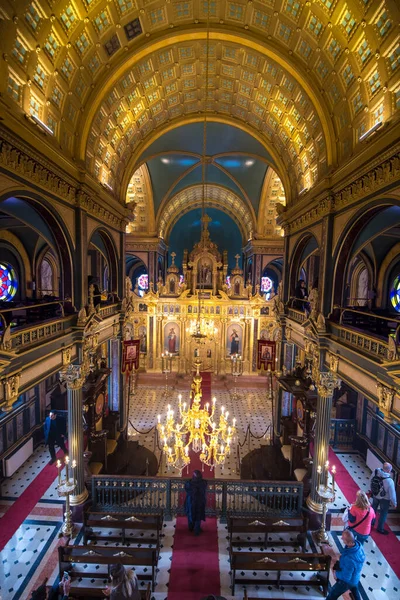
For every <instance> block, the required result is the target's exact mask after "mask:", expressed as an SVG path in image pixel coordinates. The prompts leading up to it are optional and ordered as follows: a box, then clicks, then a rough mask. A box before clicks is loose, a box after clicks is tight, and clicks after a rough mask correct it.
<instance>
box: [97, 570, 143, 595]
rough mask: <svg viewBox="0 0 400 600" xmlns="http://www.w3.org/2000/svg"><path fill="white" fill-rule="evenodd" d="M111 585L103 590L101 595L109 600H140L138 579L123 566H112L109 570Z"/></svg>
mask: <svg viewBox="0 0 400 600" xmlns="http://www.w3.org/2000/svg"><path fill="white" fill-rule="evenodd" d="M110 575H111V585H109V586H107V587H106V589H105V590H103V594H104V595H105V596H108V597H109V598H110V600H140V591H139V583H138V578H137V577H136V575H135V573H134V572H133V571H132V569H125V567H124V565H122V564H120V563H119V564H117V565H113V566H112V567H111V570H110Z"/></svg>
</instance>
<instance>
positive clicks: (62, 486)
mask: <svg viewBox="0 0 400 600" xmlns="http://www.w3.org/2000/svg"><path fill="white" fill-rule="evenodd" d="M64 461H65V479H62V478H61V467H62V464H61V461H60V460H58V461H57V469H58V487H57V491H58V495H59V496H60V498H65V513H64V523H63V524H62V527H61V531H62V533H63V535H65V536H68V537H72V536H73V533H74V529H75V526H74V523H73V522H72V511H71V507H70V500H69V497H70V496H71V495H72V494H73V493H74V491H75V489H76V479H75V467H76V462H75V461H74V460H73V461H72V464H71V477H70V472H69V457H68V456H66V457H65V459H64Z"/></svg>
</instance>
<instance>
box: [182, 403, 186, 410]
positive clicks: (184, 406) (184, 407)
mask: <svg viewBox="0 0 400 600" xmlns="http://www.w3.org/2000/svg"><path fill="white" fill-rule="evenodd" d="M185 409H186V402H184V403H183V410H185Z"/></svg>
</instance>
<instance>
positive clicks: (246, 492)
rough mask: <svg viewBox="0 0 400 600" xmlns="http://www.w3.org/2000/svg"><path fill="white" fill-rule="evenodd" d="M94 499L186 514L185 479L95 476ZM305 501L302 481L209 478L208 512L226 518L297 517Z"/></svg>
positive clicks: (101, 506)
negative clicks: (228, 515)
mask: <svg viewBox="0 0 400 600" xmlns="http://www.w3.org/2000/svg"><path fill="white" fill-rule="evenodd" d="M92 501H93V505H94V508H95V509H97V510H106V511H109V512H112V511H118V510H121V509H127V510H129V509H131V510H135V511H138V512H146V513H152V512H155V511H157V510H160V509H162V510H163V511H164V514H165V516H166V518H172V516H173V515H179V514H184V502H185V479H183V478H169V477H124V476H112V475H98V476H93V477H92ZM302 504H303V484H302V483H297V482H292V481H244V480H229V479H209V480H208V486H207V503H206V514H207V515H208V516H216V517H219V518H220V519H221V520H222V521H224V520H225V519H226V516H227V513H228V512H229V513H233V514H235V515H237V516H248V517H266V516H267V515H270V516H272V517H274V516H286V517H295V516H298V515H300V514H301V508H302Z"/></svg>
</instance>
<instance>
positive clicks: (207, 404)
mask: <svg viewBox="0 0 400 600" xmlns="http://www.w3.org/2000/svg"><path fill="white" fill-rule="evenodd" d="M209 406H210V404H209V403H208V402H207V403H206V411H207V412H208V408H209Z"/></svg>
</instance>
